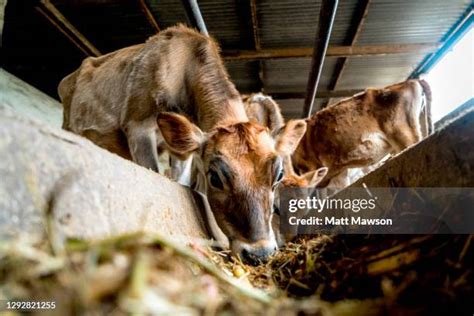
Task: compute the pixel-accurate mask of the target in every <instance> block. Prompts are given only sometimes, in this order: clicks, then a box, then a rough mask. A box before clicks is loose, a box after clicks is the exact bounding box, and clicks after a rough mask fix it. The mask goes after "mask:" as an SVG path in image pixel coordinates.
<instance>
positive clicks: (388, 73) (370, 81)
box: [337, 54, 425, 90]
mask: <svg viewBox="0 0 474 316" xmlns="http://www.w3.org/2000/svg"><path fill="white" fill-rule="evenodd" d="M424 56H425V55H419V54H403V55H392V56H373V57H354V58H349V60H348V62H347V66H346V69H345V71H344V75H343V76H342V79H341V81H340V84H338V86H337V87H338V89H343V90H344V89H359V88H361V89H365V88H367V87H383V86H386V85H389V84H392V83H395V82H398V81H403V80H405V79H406V78H407V77H408V76H409V75H410V74H411V72H412V71H413V70H414V69H415V67H416V65H418V64H419V63H420V62H421V61H422V59H423V58H424Z"/></svg>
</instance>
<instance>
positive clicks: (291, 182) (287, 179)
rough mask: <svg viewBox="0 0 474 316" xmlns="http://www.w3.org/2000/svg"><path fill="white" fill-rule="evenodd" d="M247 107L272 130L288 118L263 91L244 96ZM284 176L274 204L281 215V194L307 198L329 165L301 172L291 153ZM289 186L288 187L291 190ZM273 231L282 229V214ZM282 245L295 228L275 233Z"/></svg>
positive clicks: (284, 163) (251, 116) (280, 126)
mask: <svg viewBox="0 0 474 316" xmlns="http://www.w3.org/2000/svg"><path fill="white" fill-rule="evenodd" d="M243 101H244V106H245V111H246V112H247V115H248V117H249V119H250V120H255V121H257V122H259V123H260V124H262V125H264V126H267V127H268V128H269V129H270V131H271V132H272V133H275V132H277V131H278V130H280V129H281V128H282V127H283V126H284V124H285V122H284V119H283V116H282V115H281V110H280V107H279V106H278V104H277V103H276V102H275V101H274V100H273V99H272V98H271V97H269V96H266V95H263V94H262V93H256V94H252V95H249V96H244V97H243ZM283 168H284V177H283V179H282V181H281V183H280V184H279V185H278V190H277V192H276V193H275V203H274V208H275V212H276V213H277V215H279V206H280V205H279V204H280V195H281V194H283V192H285V193H284V194H291V199H306V197H308V196H310V195H311V194H312V193H313V191H314V189H315V187H316V185H317V184H318V183H319V182H321V180H323V178H324V177H325V176H326V174H327V171H328V169H327V168H326V167H321V168H318V169H316V170H312V171H308V172H306V173H304V174H303V175H298V174H297V173H296V172H295V171H294V170H293V166H292V163H291V157H290V156H286V157H284V158H283ZM288 189H289V190H288ZM305 215H306V213H305V212H298V214H296V216H300V217H303V216H305ZM273 219H274V223H273V226H274V231H276V232H277V231H278V230H279V216H274V217H273ZM275 235H276V237H277V242H278V245H279V246H283V244H284V243H285V242H287V241H290V240H291V239H292V238H293V237H295V236H296V231H294V232H293V233H286V234H280V233H278V232H277V233H276V234H275Z"/></svg>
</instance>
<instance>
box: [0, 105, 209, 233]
mask: <svg viewBox="0 0 474 316" xmlns="http://www.w3.org/2000/svg"><path fill="white" fill-rule="evenodd" d="M0 157H1V159H0V179H1V181H0V236H1V237H0V238H10V237H12V236H16V235H18V234H23V233H24V232H28V233H29V235H30V236H37V237H41V236H43V235H44V232H45V224H44V223H45V218H46V217H45V214H46V213H49V214H51V216H50V217H49V218H51V223H53V226H52V227H53V228H54V230H55V232H57V233H59V235H61V236H67V237H78V238H87V239H91V238H103V237H108V236H112V235H115V234H121V233H126V232H134V231H151V232H159V233H162V234H164V235H167V236H171V237H176V238H179V237H184V238H187V239H190V238H207V237H208V236H207V234H206V233H205V229H204V228H203V224H202V221H201V220H200V217H199V216H198V211H197V210H196V206H195V203H194V200H193V199H192V194H191V192H190V191H189V190H188V189H186V188H185V187H182V186H181V185H179V184H177V183H175V182H172V181H170V180H168V179H167V178H165V177H163V176H161V175H158V174H156V173H154V172H152V171H149V170H146V169H144V168H142V167H140V166H138V165H135V164H134V163H132V162H130V161H127V160H124V159H122V158H120V157H118V156H116V155H114V154H111V153H109V152H107V151H105V150H103V149H101V148H99V147H97V146H95V145H94V144H92V143H91V142H89V141H88V140H86V139H83V138H81V137H78V136H76V135H73V134H71V133H68V132H65V131H62V130H59V129H54V128H51V127H49V126H47V125H45V124H42V123H39V122H35V121H32V120H29V119H27V118H24V117H20V116H18V115H17V114H16V113H14V112H12V111H10V110H8V109H5V108H3V109H2V107H1V106H0Z"/></svg>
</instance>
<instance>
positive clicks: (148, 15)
mask: <svg viewBox="0 0 474 316" xmlns="http://www.w3.org/2000/svg"><path fill="white" fill-rule="evenodd" d="M138 5H139V6H140V9H141V10H142V12H143V14H145V17H146V19H147V21H148V23H150V25H151V27H152V28H153V30H154V31H155V32H156V33H158V32H159V31H160V26H159V25H158V22H157V21H156V19H155V16H154V15H153V12H151V10H150V7H149V6H148V4H147V3H146V0H138Z"/></svg>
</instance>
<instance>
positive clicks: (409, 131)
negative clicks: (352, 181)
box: [292, 80, 431, 181]
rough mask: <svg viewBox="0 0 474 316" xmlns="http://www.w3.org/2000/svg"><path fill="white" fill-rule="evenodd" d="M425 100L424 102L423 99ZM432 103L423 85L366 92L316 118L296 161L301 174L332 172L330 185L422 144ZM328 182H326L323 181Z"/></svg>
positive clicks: (410, 83) (405, 84)
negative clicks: (323, 169)
mask: <svg viewBox="0 0 474 316" xmlns="http://www.w3.org/2000/svg"><path fill="white" fill-rule="evenodd" d="M424 95H425V96H426V98H424ZM424 100H426V101H427V104H426V105H425V106H427V107H428V108H429V103H430V101H431V92H430V89H429V86H428V85H427V83H426V82H424V81H423V80H408V81H405V82H402V83H398V84H394V85H391V86H388V87H385V88H382V89H367V90H366V91H365V92H363V93H360V94H357V95H355V96H353V97H352V98H348V99H345V100H342V101H340V102H339V103H336V104H334V105H332V106H329V107H327V108H326V109H324V110H322V111H319V112H317V113H316V114H314V115H313V116H312V117H311V118H310V119H309V120H308V121H307V124H308V127H307V131H306V134H305V136H304V137H303V139H302V140H301V142H300V144H299V146H298V148H297V149H296V151H295V153H294V154H293V156H292V161H293V165H294V166H295V168H296V169H297V171H299V172H307V171H309V170H315V169H317V168H320V167H321V166H325V167H328V169H329V171H328V177H327V180H328V181H329V180H330V179H331V178H334V177H336V176H338V175H340V174H341V173H344V172H346V171H347V169H348V168H358V167H366V166H369V165H372V164H374V163H377V162H378V161H380V160H381V159H382V158H384V157H385V156H387V155H388V154H396V153H398V152H400V151H402V150H403V149H405V148H407V147H408V146H411V145H413V144H415V143H417V142H418V141H420V140H421V138H422V134H421V130H420V113H421V110H422V107H423V102H424ZM325 181H326V180H325Z"/></svg>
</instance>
